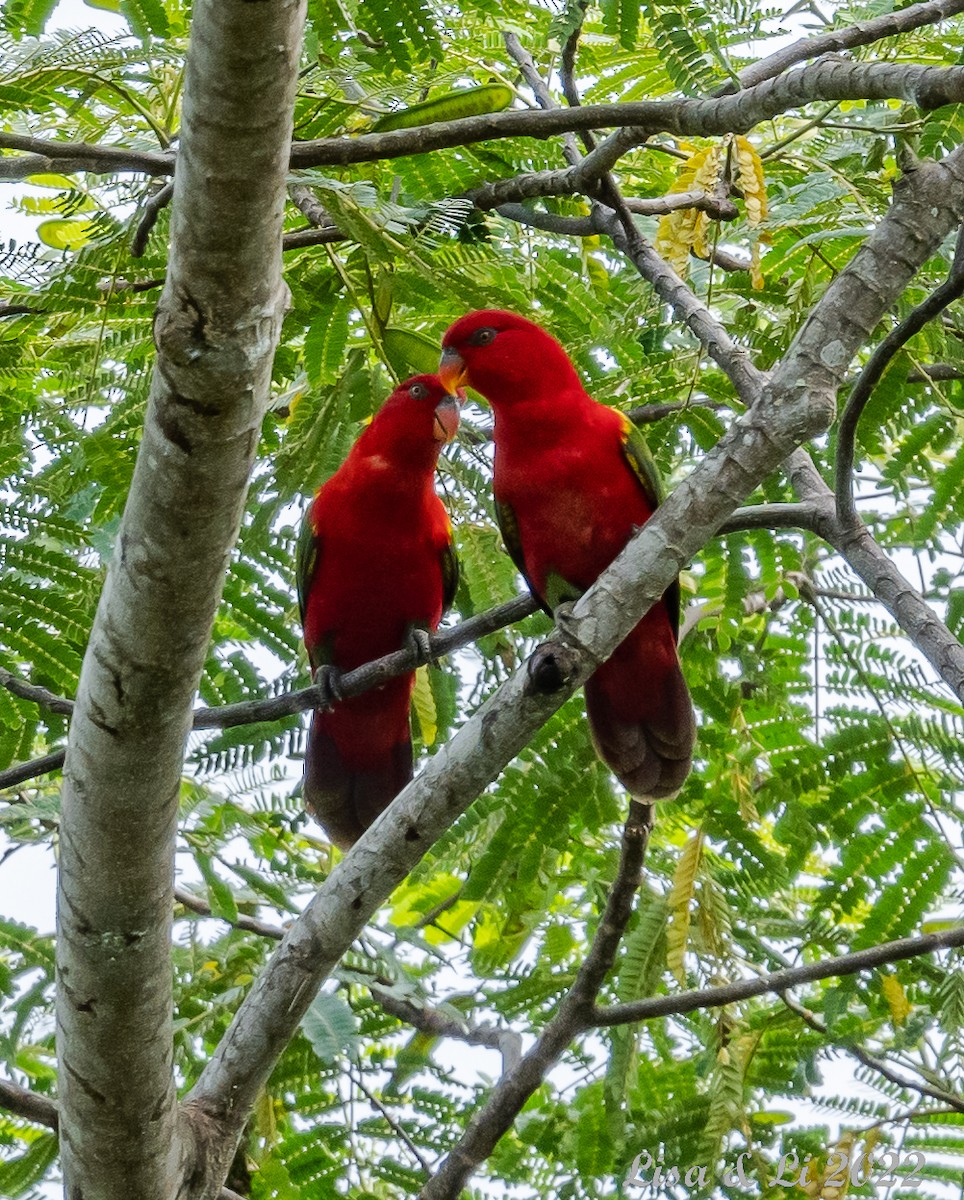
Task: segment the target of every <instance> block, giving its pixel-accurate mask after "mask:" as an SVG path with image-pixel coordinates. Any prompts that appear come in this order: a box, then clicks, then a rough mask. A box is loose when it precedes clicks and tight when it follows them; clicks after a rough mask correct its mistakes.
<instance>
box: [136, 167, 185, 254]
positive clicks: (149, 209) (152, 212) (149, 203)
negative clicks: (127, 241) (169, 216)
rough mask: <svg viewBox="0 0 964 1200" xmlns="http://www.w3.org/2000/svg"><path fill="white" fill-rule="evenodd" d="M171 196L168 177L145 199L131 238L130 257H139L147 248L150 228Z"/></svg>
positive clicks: (169, 201)
mask: <svg viewBox="0 0 964 1200" xmlns="http://www.w3.org/2000/svg"><path fill="white" fill-rule="evenodd" d="M173 196H174V180H173V179H170V180H168V182H167V183H165V184H164V186H163V187H162V188H160V189H158V191H156V192H155V193H154V194H153V195H152V196H150V197H149V198H148V199H147V200H146V201H145V203H144V210H143V212H142V214H141V219H140V220H139V221H138V222H137V228H136V229H135V230H134V236H133V238H132V239H131V257H132V258H141V257H142V256H143V254H144V252H145V251H146V250H147V243H148V240H149V238H150V236H151V230H152V229H153V228H154V226H155V225H156V224H157V218H158V217H159V216H160V215H161V211H162V210H163V209H165V208H166V207H167V206H168V205H169V204H170V203H171V199H172V197H173Z"/></svg>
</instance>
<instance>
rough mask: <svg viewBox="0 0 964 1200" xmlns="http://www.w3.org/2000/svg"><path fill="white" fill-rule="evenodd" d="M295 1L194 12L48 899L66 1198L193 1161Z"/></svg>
mask: <svg viewBox="0 0 964 1200" xmlns="http://www.w3.org/2000/svg"><path fill="white" fill-rule="evenodd" d="M303 20H304V4H303V0H277V2H276V3H272V4H248V3H243V2H242V0H200V2H199V3H197V4H196V5H195V8H194V17H193V26H192V37H191V48H190V53H189V56H188V68H187V78H186V83H185V97H184V113H183V125H182V148H181V151H180V154H179V157H178V166H177V176H176V181H175V198H174V214H173V227H172V244H171V253H170V260H169V271H168V277H167V283H166V286H165V288H164V293H163V295H162V297H161V301H160V304H159V307H158V314H157V319H156V326H155V340H156V343H157V348H158V358H157V365H156V368H155V372H154V378H153V382H152V388H151V395H150V400H149V405H148V412H147V419H146V424H145V429H144V436H143V441H142V443H141V447H140V451H139V454H138V458H137V465H136V469H135V473H134V480H133V484H132V487H131V491H130V495H129V497H128V501H127V506H126V509H125V512H124V517H123V521H122V524H121V529H120V532H119V535H118V539H117V544H116V549H115V552H114V556H113V559H112V561H111V564H110V569H109V572H108V577H107V582H106V585H105V588H104V593H103V596H102V599H101V602H100V606H99V608H98V611H97V617H96V620H95V623H94V627H93V630H92V633H91V638H90V643H89V646H88V649H87V653H86V655H85V659H84V665H83V671H82V675H81V680H80V686H79V692H78V697H77V704H76V709H75V712H74V715H73V721H72V724H71V731H70V742H69V750H68V754H67V762H66V767H65V776H64V789H63V810H62V824H61V859H60V876H59V889H58V940H57V972H58V976H57V977H58V997H57V1048H58V1055H59V1059H60V1139H61V1151H62V1164H63V1171H64V1178H65V1182H66V1194H67V1195H68V1197H70V1198H71V1200H81V1198H83V1200H117V1198H120V1197H125V1198H126V1197H130V1196H136V1197H138V1200H154V1198H156V1200H170V1198H171V1197H174V1196H177V1195H180V1194H183V1192H182V1188H183V1187H184V1181H185V1180H186V1179H190V1178H191V1177H192V1176H193V1175H195V1173H196V1171H197V1170H198V1168H199V1167H203V1158H204V1155H203V1153H202V1154H201V1155H200V1156H199V1150H198V1143H197V1141H196V1138H195V1128H194V1126H192V1125H191V1124H189V1123H188V1122H187V1120H186V1119H185V1117H184V1115H183V1114H182V1113H181V1112H180V1111H179V1109H178V1106H177V1097H176V1093H175V1086H174V1077H173V1071H172V979H171V959H170V945H171V920H172V906H173V866H174V836H175V822H176V817H177V802H178V792H179V783H180V778H181V770H182V765H183V757H184V747H185V741H186V738H187V733H188V730H189V729H190V725H191V708H192V703H193V699H194V694H195V691H196V688H197V683H198V679H199V677H200V672H201V667H202V665H203V662H204V657H205V654H206V652H207V647H208V642H209V638H210V631H211V625H212V622H213V619H214V614H215V611H216V609H217V605H218V602H219V599H220V595H221V588H222V583H223V579H224V572H225V568H226V565H227V561H228V556H229V554H230V552H231V548H232V546H233V544H234V542H235V539H236V537H237V532H238V528H239V525H240V520H241V513H242V508H243V503H244V498H245V492H246V487H247V481H248V476H249V473H250V470H251V465H252V462H253V459H254V453H255V448H256V446H257V442H258V432H259V429H260V425H261V419H262V416H263V413H264V409H265V406H266V401H267V398H268V386H269V381H270V374H271V364H272V361H273V357H274V351H275V347H276V346H277V343H278V339H279V337H280V332H281V322H282V318H283V315H284V311H285V304H286V290H285V287H284V284H283V282H282V277H281V225H282V216H283V212H284V199H285V190H284V188H285V172H286V170H287V164H288V154H289V146H290V141H291V119H292V111H293V104H294V82H295V79H296V73H297V66H298V58H299V52H300V41H301V32H302V26H303Z"/></svg>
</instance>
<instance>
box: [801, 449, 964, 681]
mask: <svg viewBox="0 0 964 1200" xmlns="http://www.w3.org/2000/svg"><path fill="white" fill-rule="evenodd" d="M787 468H788V474H789V477H790V482H791V484H792V485H793V488H794V490H795V491H796V493H797V495H799V496H801V497H802V499H803V501H804V503H806V504H808V505H809V506H811V507H812V508H813V509H814V516H815V519H814V525H813V527H812V528H813V532H814V533H816V534H818V535H819V536H820V537H822V538H823V539H824V541H826V542H828V543H829V544H830V545H831V546H833V548H834V549H835V550H836V551H837V552H838V553H839V554H840V555H841V557H842V558H843V559H844V560H845V562H846V563H847V564H848V566H849V567H850V568H851V569H852V570H853V571H854V572H855V573H856V574H857V575H858V576H859V577H860V578H861V579H862V580H863V582H864V583H865V584H866V585H867V587H868V588H870V590H871V592H872V593H873V594H874V597H875V598H876V599H877V600H878V601H879V602H880V603H881V604H882V605H883V606H884V607H885V608H886V609H887V611H888V612H889V613H890V614H891V616H892V617H893V618H894V620H895V621H896V622H897V624H898V625H899V626H900V627H901V629H903V630H904V632H905V633H906V634H907V636H908V637H909V638H910V639H911V640H912V641H913V643H914V645H915V646H916V647H917V648H918V650H920V652H921V653H922V654H923V655H924V656H925V657H926V658H927V660H928V661H929V662H930V664H931V665H932V666H933V667H934V669H935V670H936V671H937V673H938V674H939V675H940V677H941V679H943V680H944V682H945V683H946V684H947V686H948V687H949V688H950V689H951V690H952V691H953V692H954V693H955V695H957V697H958V698H959V699H961V700H964V646H962V645H961V643H960V642H959V641H958V639H957V638H956V637H955V636H954V634H953V633H951V631H950V630H949V629H948V628H947V626H946V625H945V624H944V622H943V621H941V620H940V618H939V617H938V616H937V614H936V613H935V612H934V610H933V608H931V606H930V605H929V604H928V603H927V601H926V600H925V599H924V597H923V596H922V595H921V594H920V592H919V591H918V590H917V589H916V588H915V587H914V586H913V584H911V583H910V582H909V581H908V580H907V579H905V578H904V576H903V575H902V574H901V572H900V571H899V570H898V568H897V567H896V566H895V565H894V563H893V561H892V560H891V559H890V558H889V557H888V555H887V554H885V553H884V551H883V550H882V549H881V548H880V546H878V545H877V543H876V541H875V540H874V538H873V536H872V535H871V533H870V530H869V529H867V527H866V526H865V525H864V524H863V522H860V524H858V525H856V526H850V527H848V528H847V529H843V528H841V526H840V524H839V522H838V521H837V518H836V513H835V511H834V494H833V492H832V491H831V490H830V488H829V487H827V485H826V484H825V483H824V481H823V478H822V477H821V475H820V472H819V471H818V470H817V468H816V467H815V466H814V463H813V460H812V459H811V458H810V456H809V455H808V454H807V453H806V451H805V450H797V451H795V452H794V453H793V454H792V455H791V456H790V458H789V460H788V463H787Z"/></svg>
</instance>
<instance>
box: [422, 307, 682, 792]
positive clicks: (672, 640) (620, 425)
mask: <svg viewBox="0 0 964 1200" xmlns="http://www.w3.org/2000/svg"><path fill="white" fill-rule="evenodd" d="M442 346H443V353H442V365H441V367H440V368H439V374H440V376H441V378H442V380H443V382H444V383H445V384H446V386H455V385H457V384H460V383H468V384H469V385H471V386H472V387H473V388H475V389H476V390H477V391H479V392H481V393H482V395H483V396H485V398H486V399H487V400H488V401H489V403H490V404H491V405H492V408H493V411H494V413H495V435H494V440H495V467H494V491H495V501H496V512H497V515H498V518H499V525H500V527H501V529H502V533H503V537H504V539H505V542H506V546H507V548H508V550H509V553H510V554H511V555H512V557H513V559H514V560H515V562H516V565H517V566H518V567H519V569H520V570H521V571H522V573H523V575H524V576H525V577H526V580H527V581H528V583H529V586H530V587H531V588H532V590H533V592H534V593H535V594H536V595H537V596H538V597H539V599H540V600H541V601H542V602H543V604H544V605H545V607H546V608H547V609H548V610H549V611H551V610H552V609H554V608H555V607H556V605H558V604H559V603H560V602H562V601H571V600H575V599H577V598H578V597H579V596H580V595H582V593H583V592H584V591H585V590H586V589H587V588H588V587H589V586H590V585H591V584H592V583H593V582H595V580H596V579H597V578H598V576H599V575H600V574H601V573H602V572H603V571H604V570H605V569H606V567H608V566H609V564H610V563H611V562H612V561H613V559H614V558H615V557H616V555H617V554H618V553H619V552H620V551H621V550H622V549H623V547H624V546H625V545H626V543H627V542H628V541H629V539H630V537H631V536H632V534H633V532H634V530H635V529H636V528H638V527H639V526H640V525H642V524H643V523H644V522H645V521H646V520H648V518H649V517H650V516H651V515H652V513H653V511H654V510H655V508H656V506H657V505H658V503H659V485H658V478H657V476H656V472H655V468H654V467H653V464H652V461H651V459H650V458H649V453H648V450H647V449H646V446H645V442H644V440H643V438H642V435H641V434H640V433H639V432H638V430H636V429H635V427H634V426H633V425H632V423H631V422H630V421H629V420H628V418H626V417H625V416H623V415H622V414H620V413H618V412H616V411H615V410H614V409H610V408H607V407H605V406H604V405H602V404H598V403H597V402H596V401H595V400H593V399H592V398H591V397H590V396H589V395H588V394H587V393H586V391H585V389H584V388H583V386H582V383H581V381H580V379H579V376H578V375H577V373H576V370H575V368H574V367H573V365H572V363H571V362H570V361H569V357H568V355H567V354H566V352H565V351H564V350H563V348H562V346H560V345H559V343H558V342H557V341H556V340H555V339H554V338H552V337H550V336H549V334H547V333H546V332H545V330H543V329H540V327H539V326H538V325H536V324H534V323H533V322H532V321H528V320H526V319H525V318H524V317H520V316H517V315H516V314H514V313H508V312H503V311H501V310H498V309H486V310H483V311H481V312H474V313H469V314H468V315H467V316H465V317H463V318H462V319H461V320H459V321H457V322H456V323H455V324H454V325H453V326H452V327H451V328H450V329H449V330H448V332H447V333H446V334H445V337H444V339H443V342H442ZM678 625H679V587H678V584H674V585H673V586H672V587H671V588H669V589H668V590H667V592H666V594H665V595H664V597H663V599H662V600H661V601H660V602H659V603H658V604H656V605H655V606H654V607H653V608H652V609H651V610H650V611H649V613H647V614H646V616H645V617H643V619H642V621H640V623H639V624H638V625H637V626H636V628H635V629H634V630H633V631H632V632H631V633H630V634H629V636H628V637H627V638H626V639H625V641H623V642H622V643H621V644H620V645H619V646H618V647H617V648H616V650H615V652H614V653H613V655H612V657H611V658H610V659H609V660H608V661H607V662H606V663H604V664H603V665H602V666H601V667H599V668H598V670H596V672H595V673H594V674H593V675H592V677H591V678H590V679H589V680H588V681H587V683H586V689H585V691H586V709H587V713H588V716H589V722H590V728H591V730H592V735H593V740H594V742H595V744H596V748H597V750H598V752H599V754H600V757H601V758H602V759H603V760H604V761H605V762H606V763H607V764H608V765H609V767H610V768H611V769H612V770H613V771H614V772H615V774H616V775H617V777H618V778H619V779H620V781H621V782H622V783H623V784H624V786H625V787H626V788H627V789H628V791H629V792H630V793H631V794H632V795H633V796H636V797H639V798H645V799H658V798H660V797H664V796H668V795H672V794H673V793H675V792H676V791H677V790H678V789H679V788H680V787H681V785H682V783H683V781H684V780H685V778H686V776H687V774H688V773H689V769H690V763H691V760H692V753H693V744H694V740H695V723H694V718H693V708H692V703H691V701H690V697H689V692H688V691H687V688H686V683H685V681H684V679H683V675H682V670H681V668H680V662H679V656H678V654H677V650H676V637H677V631H678Z"/></svg>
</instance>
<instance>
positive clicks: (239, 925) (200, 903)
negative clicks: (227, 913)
mask: <svg viewBox="0 0 964 1200" xmlns="http://www.w3.org/2000/svg"><path fill="white" fill-rule="evenodd" d="M174 899H175V900H176V901H177V903H178V904H180V905H182V906H183V907H184V908H186V909H188V910H189V911H190V912H193V913H197V915H198V916H199V917H212V918H213V919H214V920H216V921H223V920H226V918H224V917H219V916H217V915H216V914H215V913H214V911H213V910H212V908H211V906H210V904H208V903H207V901H206V900H202V899H201V897H200V896H195V895H194V893H193V892H189V891H187V890H186V889H185V888H179V887H176V888H175V889H174ZM227 924H229V925H231V926H232V927H233V928H234V929H243V930H244V931H245V932H246V933H256V934H258V935H259V936H260V937H266V938H271V939H273V940H274V941H276V942H280V941H281V939H282V938H283V937H284V935H285V931H284V930H283V929H282V928H281V927H280V926H279V925H269V924H268V922H267V921H259V920H258V919H257V917H249V916H248V915H247V914H246V913H238V915H237V917H236V918H235V919H234V920H233V921H228V922H227Z"/></svg>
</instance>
